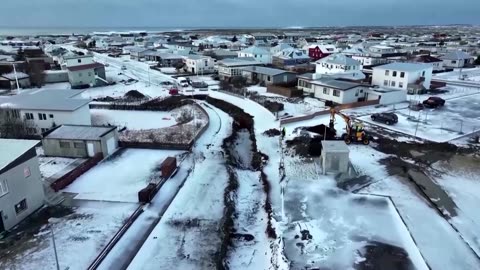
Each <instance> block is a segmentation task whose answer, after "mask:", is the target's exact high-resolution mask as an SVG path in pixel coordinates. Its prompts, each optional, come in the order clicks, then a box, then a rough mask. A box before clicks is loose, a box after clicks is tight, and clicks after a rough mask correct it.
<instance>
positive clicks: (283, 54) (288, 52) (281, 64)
mask: <svg viewBox="0 0 480 270" xmlns="http://www.w3.org/2000/svg"><path fill="white" fill-rule="evenodd" d="M310 61H311V59H310V57H309V56H308V55H306V54H305V53H304V52H302V51H300V50H298V49H294V48H289V49H285V50H283V51H280V52H278V53H276V54H275V55H274V56H273V57H272V64H273V66H275V67H278V68H284V69H297V68H305V69H308V67H309V66H310Z"/></svg>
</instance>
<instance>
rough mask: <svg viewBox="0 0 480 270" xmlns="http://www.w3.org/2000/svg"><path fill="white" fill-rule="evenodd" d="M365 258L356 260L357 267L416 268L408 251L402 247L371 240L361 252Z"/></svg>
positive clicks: (362, 268) (361, 268)
mask: <svg viewBox="0 0 480 270" xmlns="http://www.w3.org/2000/svg"><path fill="white" fill-rule="evenodd" d="M360 253H361V255H362V257H364V258H365V260H362V261H359V262H356V263H355V265H354V268H355V269H358V270H367V269H398V270H408V269H414V265H413V263H412V261H411V260H410V257H409V256H408V253H407V252H406V251H405V250H404V249H403V248H401V247H397V246H393V245H389V244H385V243H380V242H376V241H373V242H369V243H368V244H367V245H366V246H365V247H364V249H363V250H362V251H361V252H360Z"/></svg>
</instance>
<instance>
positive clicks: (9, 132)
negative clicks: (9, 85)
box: [0, 108, 34, 139]
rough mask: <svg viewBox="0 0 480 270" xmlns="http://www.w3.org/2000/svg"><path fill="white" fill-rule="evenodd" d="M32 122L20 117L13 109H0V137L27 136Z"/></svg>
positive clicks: (31, 127) (20, 137)
mask: <svg viewBox="0 0 480 270" xmlns="http://www.w3.org/2000/svg"><path fill="white" fill-rule="evenodd" d="M33 128H34V126H33V124H32V123H30V122H28V121H27V120H23V119H21V118H20V113H19V112H18V111H17V110H13V109H8V108H7V109H5V108H4V109H0V137H1V138H15V139H22V138H27V137H28V136H29V135H32V134H30V133H29V131H30V130H32V129H33Z"/></svg>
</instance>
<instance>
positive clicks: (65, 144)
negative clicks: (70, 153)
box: [59, 141, 70, 148]
mask: <svg viewBox="0 0 480 270" xmlns="http://www.w3.org/2000/svg"><path fill="white" fill-rule="evenodd" d="M59 143H60V148H70V142H62V141H60V142H59Z"/></svg>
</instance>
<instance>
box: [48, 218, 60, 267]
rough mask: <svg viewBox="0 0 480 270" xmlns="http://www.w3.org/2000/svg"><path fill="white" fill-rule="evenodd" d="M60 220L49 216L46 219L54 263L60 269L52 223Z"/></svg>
mask: <svg viewBox="0 0 480 270" xmlns="http://www.w3.org/2000/svg"><path fill="white" fill-rule="evenodd" d="M59 221H60V219H58V218H49V219H48V228H49V229H50V232H51V236H52V242H53V251H54V253H55V263H56V265H57V270H60V264H59V263H58V254H57V245H56V243H55V233H54V232H53V227H52V224H56V223H58V222H59Z"/></svg>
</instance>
